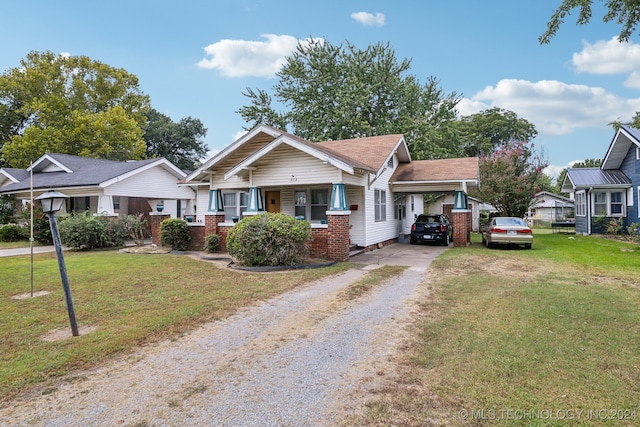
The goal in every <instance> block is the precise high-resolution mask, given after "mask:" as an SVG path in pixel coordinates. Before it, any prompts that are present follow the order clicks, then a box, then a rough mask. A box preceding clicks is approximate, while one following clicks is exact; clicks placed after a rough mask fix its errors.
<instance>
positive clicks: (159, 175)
mask: <svg viewBox="0 0 640 427" xmlns="http://www.w3.org/2000/svg"><path fill="white" fill-rule="evenodd" d="M32 171H33V174H32V173H31V172H32ZM32 175H33V183H32V181H31V176H32ZM185 176H186V174H185V173H184V172H183V171H181V170H180V169H178V168H177V167H176V166H175V165H173V164H172V163H171V162H169V161H168V160H166V159H163V158H160V159H149V160H139V161H127V162H118V161H112V160H101V159H91V158H87V157H79V156H72V155H68V154H55V153H49V154H45V155H43V156H42V157H40V158H39V159H38V160H36V161H35V162H34V163H33V165H32V166H31V167H29V168H27V169H15V168H1V169H0V194H11V195H14V196H15V197H16V198H17V199H19V200H22V201H23V202H24V203H26V202H28V201H29V200H31V197H32V194H31V188H32V187H33V197H34V198H35V197H37V196H39V195H40V194H42V193H44V192H46V191H48V190H55V191H59V192H61V193H63V194H65V195H67V196H69V200H67V203H66V207H65V210H66V211H67V212H71V211H73V212H84V211H89V212H90V213H92V214H96V215H107V216H117V215H119V214H122V215H127V214H136V213H143V214H147V213H149V212H151V211H153V210H156V209H157V208H156V206H158V205H163V206H164V212H166V213H169V214H170V215H171V216H172V217H182V216H184V215H189V214H191V215H192V214H193V212H194V206H193V205H194V201H195V192H194V190H192V189H191V188H188V187H180V186H178V181H180V180H181V179H183V178H184V177H185Z"/></svg>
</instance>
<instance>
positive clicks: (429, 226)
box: [410, 214, 453, 246]
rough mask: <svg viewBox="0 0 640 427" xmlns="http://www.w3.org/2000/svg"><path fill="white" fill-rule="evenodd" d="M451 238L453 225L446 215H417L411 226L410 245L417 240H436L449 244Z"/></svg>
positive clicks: (417, 241)
mask: <svg viewBox="0 0 640 427" xmlns="http://www.w3.org/2000/svg"><path fill="white" fill-rule="evenodd" d="M452 240H453V225H452V224H451V223H450V222H449V218H447V216H446V215H427V214H422V215H418V217H417V218H416V222H414V223H413V225H412V226H411V239H410V242H411V244H412V245H415V244H416V243H419V242H437V243H440V244H441V245H443V246H449V242H450V241H452Z"/></svg>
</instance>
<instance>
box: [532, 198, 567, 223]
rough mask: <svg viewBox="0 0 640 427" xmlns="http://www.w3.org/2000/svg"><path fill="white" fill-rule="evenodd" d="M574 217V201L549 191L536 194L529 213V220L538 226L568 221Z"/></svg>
mask: <svg viewBox="0 0 640 427" xmlns="http://www.w3.org/2000/svg"><path fill="white" fill-rule="evenodd" d="M573 216H574V208H573V200H571V199H570V198H567V197H563V196H560V195H558V194H554V193H551V192H549V191H540V192H539V193H536V194H535V195H534V196H533V201H532V203H531V206H530V207H529V211H528V212H527V219H528V220H530V221H531V222H532V223H534V224H536V225H540V224H547V225H549V224H551V223H553V222H557V221H566V220H567V219H569V218H573Z"/></svg>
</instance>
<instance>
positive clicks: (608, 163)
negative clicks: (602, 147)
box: [600, 126, 640, 170]
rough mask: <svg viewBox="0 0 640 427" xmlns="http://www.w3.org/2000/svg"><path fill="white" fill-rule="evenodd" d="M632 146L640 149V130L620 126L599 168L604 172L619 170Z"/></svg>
mask: <svg viewBox="0 0 640 427" xmlns="http://www.w3.org/2000/svg"><path fill="white" fill-rule="evenodd" d="M632 145H634V146H636V147H640V130H639V129H636V128H633V127H631V126H622V127H621V128H620V130H618V132H616V134H615V136H614V137H613V140H612V141H611V144H610V145H609V149H608V150H607V154H606V156H604V160H603V161H602V166H600V167H601V168H602V169H605V170H609V169H619V168H620V166H621V165H622V161H623V160H624V158H625V157H626V155H627V153H628V152H629V148H631V146H632Z"/></svg>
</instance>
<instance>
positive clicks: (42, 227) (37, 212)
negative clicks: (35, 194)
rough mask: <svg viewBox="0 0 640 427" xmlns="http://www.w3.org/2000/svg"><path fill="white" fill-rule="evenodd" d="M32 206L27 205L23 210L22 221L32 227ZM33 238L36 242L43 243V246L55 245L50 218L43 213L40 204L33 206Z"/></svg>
mask: <svg viewBox="0 0 640 427" xmlns="http://www.w3.org/2000/svg"><path fill="white" fill-rule="evenodd" d="M30 209H31V208H30V205H29V204H28V203H27V204H26V205H25V207H24V209H23V210H22V214H21V215H20V220H22V221H23V222H25V223H26V224H27V227H30V224H31V210H30ZM33 238H34V240H35V241H37V242H40V243H42V244H43V245H51V244H53V239H52V238H51V226H50V225H49V218H48V217H47V215H46V214H44V213H43V212H42V206H40V203H34V204H33Z"/></svg>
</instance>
